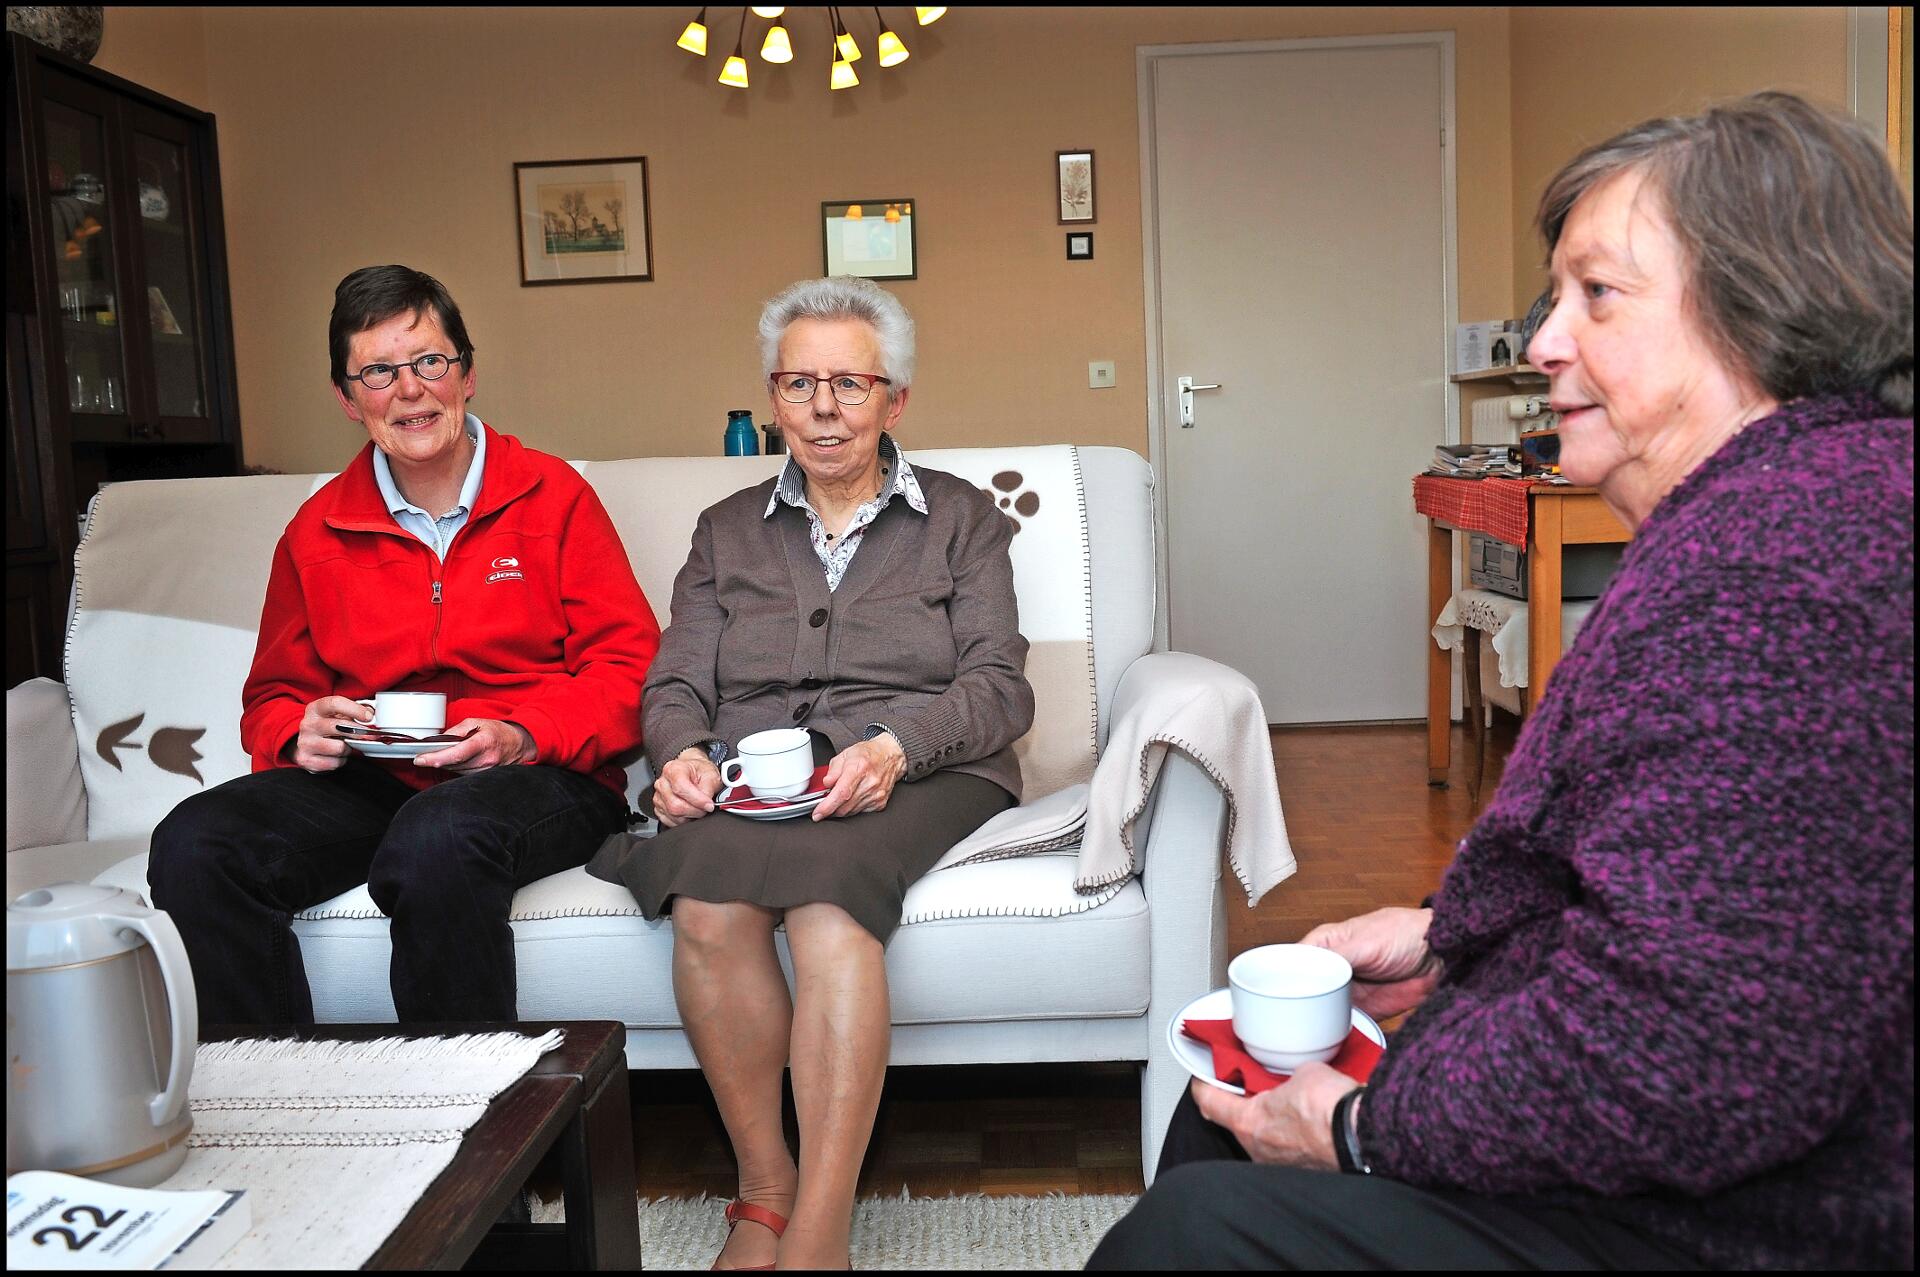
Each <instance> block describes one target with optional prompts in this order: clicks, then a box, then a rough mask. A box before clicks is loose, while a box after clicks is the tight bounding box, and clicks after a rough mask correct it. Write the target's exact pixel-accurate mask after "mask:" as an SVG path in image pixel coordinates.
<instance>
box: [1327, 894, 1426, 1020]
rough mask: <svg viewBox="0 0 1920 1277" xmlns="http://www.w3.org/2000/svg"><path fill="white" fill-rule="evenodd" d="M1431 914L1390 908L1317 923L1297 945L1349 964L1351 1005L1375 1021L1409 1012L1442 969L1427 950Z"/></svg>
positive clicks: (1423, 998) (1422, 911)
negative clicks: (1314, 948)
mask: <svg viewBox="0 0 1920 1277" xmlns="http://www.w3.org/2000/svg"><path fill="white" fill-rule="evenodd" d="M1432 922H1433V910H1431V909H1406V908H1401V907H1390V908H1386V909H1375V910H1374V911H1373V912H1372V913H1363V914H1361V915H1360V916H1359V917H1357V918H1348V919H1347V920H1346V921H1345V922H1328V923H1322V924H1321V925H1320V926H1317V927H1315V928H1314V929H1313V930H1311V931H1309V932H1307V934H1306V935H1304V936H1302V937H1301V938H1300V943H1301V944H1311V945H1318V946H1319V947H1321V948H1323V949H1331V950H1333V951H1334V952H1335V953H1337V954H1339V955H1340V956H1341V957H1343V958H1345V959H1346V960H1347V961H1348V962H1351V963H1352V964H1353V976H1354V979H1353V1004H1354V1005H1355V1006H1357V1007H1359V1008H1360V1009H1361V1010H1362V1011H1365V1012H1366V1013H1367V1014H1368V1015H1370V1016H1373V1017H1374V1018H1375V1019H1378V1020H1384V1019H1386V1018H1388V1017H1389V1016H1395V1015H1399V1014H1401V1013H1402V1012H1406V1011H1411V1010H1413V1008H1415V1007H1417V1006H1419V1005H1420V1004H1421V1003H1422V1002H1424V1001H1425V1000H1426V997H1427V995H1428V994H1429V993H1431V992H1433V986H1434V985H1436V984H1438V983H1439V982H1440V974H1441V972H1442V970H1443V969H1444V967H1443V964H1442V963H1441V961H1440V959H1439V957H1438V956H1436V955H1435V953H1434V952H1433V950H1431V949H1429V948H1428V947H1427V927H1428V926H1429V925H1430V924H1431V923H1432Z"/></svg>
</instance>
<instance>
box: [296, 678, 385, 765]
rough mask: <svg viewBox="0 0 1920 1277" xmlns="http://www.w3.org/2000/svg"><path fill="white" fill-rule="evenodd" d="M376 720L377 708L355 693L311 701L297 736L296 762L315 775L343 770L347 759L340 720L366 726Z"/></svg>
mask: <svg viewBox="0 0 1920 1277" xmlns="http://www.w3.org/2000/svg"><path fill="white" fill-rule="evenodd" d="M372 721H373V711H372V710H371V709H369V708H368V707H367V705H366V704H365V703H364V702H362V701H356V700H354V699H353V698H352V697H351V696H322V697H321V698H320V699H319V700H317V701H312V702H310V703H309V704H308V705H307V709H306V712H305V713H304V714H302V715H301V716H300V734H299V735H297V736H295V737H294V738H293V765H294V766H295V767H298V768H300V769H302V770H303V771H309V772H313V773H314V774H315V775H318V774H320V773H321V772H330V771H337V770H339V769H340V768H342V767H344V766H346V763H347V742H346V741H344V740H342V739H341V738H340V732H339V726H340V724H341V723H357V724H360V725H362V726H364V725H367V724H369V723H371V722H372Z"/></svg>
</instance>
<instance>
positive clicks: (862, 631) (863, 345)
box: [589, 277, 1033, 1268]
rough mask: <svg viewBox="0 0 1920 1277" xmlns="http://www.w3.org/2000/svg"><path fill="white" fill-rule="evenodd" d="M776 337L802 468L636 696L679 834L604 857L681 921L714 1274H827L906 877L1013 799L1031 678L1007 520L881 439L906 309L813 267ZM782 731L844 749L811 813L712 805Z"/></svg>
mask: <svg viewBox="0 0 1920 1277" xmlns="http://www.w3.org/2000/svg"><path fill="white" fill-rule="evenodd" d="M760 345H761V360H762V366H763V368H764V370H765V372H766V374H767V384H768V397H769V398H770V400H771V401H772V404H773V412H774V416H775V418H776V419H777V420H778V422H779V424H780V428H781V431H782V432H783V434H784V435H785V438H786V440H787V444H788V448H789V453H790V456H789V460H788V463H787V466H786V469H785V470H784V471H783V472H782V474H781V475H780V477H779V478H778V480H773V481H769V482H766V483H762V484H758V485H756V486H755V487H752V488H748V489H745V490H744V491H741V492H736V493H734V494H733V495H732V496H730V497H728V498H727V499H726V500H724V501H721V502H719V503H718V504H716V505H714V506H712V507H710V508H709V509H707V510H706V511H704V512H703V513H702V514H701V516H700V522H699V525H698V527H697V528H696V529H695V530H694V535H693V548H692V552H691V553H690V554H689V555H688V558H687V563H686V566H685V567H683V568H682V569H681V570H680V575H679V577H678V579H677V580H676V581H675V582H674V588H673V620H672V624H671V625H670V626H669V627H668V629H667V631H666V634H665V636H664V637H663V639H662V641H661V647H660V653H659V655H658V656H657V657H656V658H655V660H654V663H653V668H652V670H651V672H650V673H649V675H648V678H647V684H646V690H645V693H644V697H643V701H642V704H643V706H644V710H643V714H644V726H645V729H646V740H647V748H648V751H649V756H650V757H651V759H652V761H653V764H654V769H655V772H656V774H657V775H658V777H659V779H658V780H657V781H655V782H654V787H653V805H654V813H655V815H656V816H658V818H659V820H660V823H661V825H662V827H663V828H662V831H661V833H660V834H659V835H658V836H656V837H654V838H652V839H633V838H629V837H627V836H626V835H616V836H615V837H614V838H612V839H610V840H609V841H608V843H607V844H606V846H604V847H603V848H602V849H601V852H600V854H599V855H598V856H597V857H595V859H594V862H593V864H592V865H591V866H590V867H589V868H590V870H591V871H592V872H593V873H594V874H595V875H597V876H599V877H602V878H606V879H608V880H610V881H617V882H621V883H624V884H625V885H626V886H627V887H628V889H630V890H631V891H632V892H633V894H634V898H635V899H636V900H638V901H639V903H640V907H641V909H642V911H643V912H645V914H646V916H647V917H649V918H656V917H658V916H660V915H661V914H663V913H667V912H671V913H672V915H673V927H674V950H673V990H674V997H675V999H676V1001H677V1002H678V1003H679V1007H680V1015H681V1019H682V1021H683V1022H684V1024H685V1025H686V1030H687V1036H688V1038H689V1039H690V1040H691V1041H692V1044H693V1049H694V1054H695V1055H697V1056H698V1057H699V1060H700V1065H701V1068H702V1070H703V1071H704V1072H705V1074H706V1077H707V1082H708V1085H710V1086H711V1087H712V1088H713V1095H714V1099H715V1101H716V1102H717V1103H718V1105H719V1108H720V1116H721V1119H722V1121H724V1122H725V1124H726V1127H727V1134H728V1136H729V1138H730V1139H731V1140H732V1141H733V1148H734V1153H735V1155H736V1157H737V1159H738V1161H739V1167H740V1192H739V1198H738V1200H736V1201H735V1202H734V1203H733V1204H731V1205H729V1206H728V1208H727V1218H728V1221H729V1222H730V1223H731V1224H733V1225H735V1226H734V1227H733V1228H732V1229H730V1230H729V1235H728V1239H727V1245H726V1248H725V1249H724V1250H723V1251H722V1252H721V1255H720V1259H719V1261H718V1264H717V1266H719V1267H729V1268H751V1267H772V1266H773V1261H775V1260H776V1259H777V1260H778V1261H779V1266H780V1267H782V1268H835V1267H845V1266H846V1264H847V1234H848V1229H849V1227H850V1226H851V1223H852V1215H853V1192H854V1184H855V1181H856V1179H857V1178H858V1175H859V1171H860V1162H861V1159H862V1157H863V1156H864V1155H865V1153H866V1147H867V1141H868V1137H869V1136H870V1135H871V1133H872V1129H873V1118H874V1113H875V1110H876V1109H877V1108H878V1106H879V1102H880V1086H881V1081H882V1079H883V1077H884V1075H885V1072H886V1063H887V1049H888V1037H889V1023H890V1017H889V1014H888V1004H887V979H886V966H885V963H884V951H885V945H886V942H887V940H888V939H889V938H890V937H891V936H892V934H893V932H894V929H895V928H896V927H898V926H899V923H900V907H901V901H902V898H903V897H904V896H905V895H906V891H907V888H908V887H909V886H911V885H912V884H913V882H914V881H915V880H916V879H917V878H919V877H920V876H921V875H922V874H924V873H926V872H927V870H928V869H929V868H930V867H932V865H933V863H934V862H935V861H936V860H938V859H939V858H940V856H941V854H942V853H943V852H944V851H946V849H947V848H949V847H951V846H952V845H953V844H954V843H956V842H958V841H959V840H960V839H962V838H964V837H965V836H966V835H968V834H969V833H971V832H973V830H975V829H976V828H978V827H979V826H980V825H981V824H982V823H984V822H985V821H986V820H987V819H988V818H989V817H991V816H993V815H995V814H996V813H998V812H1000V811H1003V810H1005V809H1006V808H1008V807H1010V806H1012V805H1014V804H1015V803H1016V802H1018V801H1019V796H1020V769H1019V764H1018V762H1017V761H1016V760H1015V758H1014V754H1013V748H1012V746H1013V742H1014V741H1015V740H1016V739H1018V738H1019V737H1020V736H1021V735H1022V734H1023V733H1024V732H1025V731H1026V730H1027V728H1028V726H1029V725H1030V724H1031V723H1032V720H1033V692H1032V689H1031V688H1030V687H1029V686H1028V685H1027V681H1026V678H1025V676H1024V674H1023V670H1024V667H1025V664H1026V656H1027V642H1026V640H1025V639H1024V638H1022V637H1021V636H1020V631H1019V615H1018V611H1017V609H1016V606H1015V601H1014V592H1013V564H1012V561H1011V560H1010V559H1009V558H1008V557H1007V546H1008V543H1009V542H1010V541H1011V539H1012V535H1013V528H1012V524H1011V523H1010V522H1009V521H1008V520H1007V519H1006V517H1005V516H1004V515H1002V514H1001V513H1000V512H999V510H998V509H997V508H996V507H995V506H994V504H993V502H992V500H991V499H989V498H988V497H987V496H986V495H985V494H984V493H982V492H981V491H980V490H979V489H977V488H975V487H974V486H973V485H972V484H970V483H967V482H966V481H964V480H962V479H959V478H956V477H955V476H953V475H950V474H945V473H942V472H940V471H937V470H929V469H924V468H922V469H915V468H913V467H912V466H910V465H908V464H907V461H906V458H905V457H903V456H902V455H901V453H900V450H899V448H898V446H896V445H895V443H894V441H893V438H892V436H891V435H890V434H889V433H888V432H889V431H890V430H891V429H892V428H893V427H894V426H895V425H896V423H898V421H899V420H900V415H901V413H902V412H903V411H904V410H905V409H906V406H907V394H908V388H909V386H910V385H911V382H912V378H913V356H914V343H913V321H912V319H911V318H909V317H908V315H907V312H906V309H905V307H903V306H902V305H901V304H900V302H899V300H898V299H896V298H895V297H894V296H893V295H892V294H890V293H888V292H887V291H885V290H884V289H882V288H880V287H878V286H877V285H875V284H873V283H870V282H869V281H867V280H863V279H854V278H849V277H839V278H834V279H816V280H806V281H803V282H801V283H798V284H795V285H793V286H792V287H791V288H789V289H787V290H786V291H785V292H783V293H781V294H780V295H779V296H778V297H775V298H774V299H773V300H772V301H770V302H768V303H767V306H766V309H765V310H764V311H763V312H762V314H761V317H760ZM790 726H800V727H805V728H808V729H810V730H811V731H812V732H813V733H814V740H815V745H816V749H817V751H818V754H817V759H816V761H822V762H825V763H826V776H825V781H824V785H825V787H826V788H827V789H828V791H829V792H828V793H827V796H826V797H825V798H824V799H822V800H821V801H820V804H819V806H817V807H815V808H814V809H813V811H812V812H811V813H810V818H806V817H802V818H799V819H793V820H782V821H767V822H760V821H751V820H745V819H738V818H735V817H733V816H731V815H724V814H723V815H718V816H715V815H712V813H713V812H714V811H715V807H714V798H715V796H716V795H717V794H718V793H719V791H720V789H721V778H720V771H719V769H718V767H717V766H716V763H717V762H718V760H719V759H721V758H723V757H724V756H725V755H726V753H727V752H728V748H729V747H730V746H733V745H735V744H737V743H738V742H739V741H740V739H741V738H742V737H744V736H747V735H750V734H752V733H754V732H758V731H762V730H764V729H768V728H774V727H790ZM829 744H830V748H828V746H829ZM782 921H784V922H785V924H786V929H787V944H788V948H789V949H790V951H791V952H792V955H793V967H794V991H793V995H792V996H791V997H789V995H788V991H787V983H786V979H785V977H784V976H783V975H782V973H781V969H780V965H779V962H778V961H777V959H776V957H775V953H774V943H773V931H774V928H775V927H776V926H778V925H779V924H780V923H781V922H782ZM789 1061H791V1065H792V1071H793V1095H794V1106H795V1108H796V1110H797V1112H798V1115H799V1121H800V1160H799V1164H798V1165H797V1166H796V1165H795V1162H794V1160H793V1157H792V1154H791V1153H790V1152H789V1151H788V1148H787V1144H786V1137H785V1135H784V1134H783V1132H782V1128H781V1120H780V1100H781V1086H780V1083H781V1074H782V1071H783V1069H784V1068H785V1067H786V1066H787V1065H788V1063H789ZM789 1219H791V1221H792V1222H791V1225H790V1226H789V1223H788V1221H789ZM742 1223H748V1224H751V1225H752V1227H748V1228H740V1227H738V1225H739V1224H742Z"/></svg>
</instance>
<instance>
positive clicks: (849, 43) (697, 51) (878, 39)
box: [674, 5, 947, 89]
mask: <svg viewBox="0 0 1920 1277" xmlns="http://www.w3.org/2000/svg"><path fill="white" fill-rule="evenodd" d="M863 7H864V6H863ZM946 11H947V10H946V8H945V6H923V7H920V8H917V9H915V10H914V11H913V12H914V20H915V21H916V22H917V23H918V25H920V26H923V27H924V26H927V25H928V24H929V23H932V22H934V21H936V20H937V19H938V18H939V17H940V15H941V14H943V13H945V12H946ZM789 12H790V10H788V9H787V8H786V7H785V6H783V5H748V6H745V7H743V8H742V9H741V10H740V23H739V26H738V27H737V28H736V29H735V33H734V37H733V52H732V54H730V55H729V56H728V58H727V61H726V65H725V66H723V67H722V68H721V70H720V75H719V77H718V78H719V81H720V83H722V84H724V85H727V86H728V87H729V88H735V89H744V88H746V87H747V58H746V48H747V17H748V15H749V14H751V15H752V16H754V17H756V18H761V19H763V20H765V21H766V23H767V29H766V33H765V34H764V35H763V36H762V37H761V38H760V41H759V44H760V60H761V61H763V62H772V63H776V64H778V63H784V62H791V61H793V56H794V54H793V36H792V35H791V34H790V33H789V32H788V30H787V27H786V25H785V19H786V18H787V16H788V14H789ZM822 12H824V13H825V15H826V25H827V27H828V30H829V32H830V34H831V40H830V41H829V43H828V45H827V52H828V53H829V54H830V55H831V59H832V63H833V69H832V71H831V73H830V74H829V75H828V78H827V85H828V87H829V88H834V89H850V88H852V87H853V86H854V85H856V84H858V83H860V76H859V74H858V73H857V72H855V71H854V69H853V64H854V63H856V62H858V61H859V60H860V59H861V57H862V56H863V50H862V49H861V47H860V41H859V38H858V37H857V36H855V35H854V32H853V26H852V24H851V23H849V22H848V21H847V20H846V17H845V15H843V14H842V13H841V11H840V9H839V7H838V6H837V5H828V6H826V7H825V8H824V9H823V10H822ZM852 12H854V13H856V14H857V13H858V12H859V10H858V9H856V10H853V11H852ZM871 12H872V13H873V29H874V38H873V48H874V55H875V60H876V61H878V62H879V63H880V65H881V66H883V67H896V66H899V65H900V64H901V63H902V62H905V61H906V60H907V59H908V58H909V57H911V56H913V55H912V54H910V53H909V52H908V51H907V46H906V43H905V42H904V41H903V40H901V39H900V37H899V36H898V35H896V34H895V33H894V30H893V28H892V27H891V26H890V25H889V24H888V23H887V20H886V18H884V17H882V16H881V13H880V10H879V9H878V8H873V9H872V10H871ZM725 29H726V28H724V27H722V28H721V30H723V31H724V30H725ZM674 43H675V44H677V45H679V46H680V47H681V48H683V49H685V50H686V51H687V52H688V53H691V54H693V55H694V56H695V57H701V58H704V57H706V56H707V10H706V8H705V7H704V6H703V7H702V8H701V10H700V12H699V14H698V15H697V16H696V17H695V18H694V19H693V21H691V22H689V23H687V26H686V30H684V31H682V32H681V33H680V38H679V39H678V40H676V41H675V42H674ZM721 47H722V48H724V47H726V46H724V45H722V46H721Z"/></svg>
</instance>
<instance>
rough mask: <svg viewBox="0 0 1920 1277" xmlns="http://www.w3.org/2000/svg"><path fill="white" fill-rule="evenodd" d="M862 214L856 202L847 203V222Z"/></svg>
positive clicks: (856, 218) (835, 86) (836, 86)
mask: <svg viewBox="0 0 1920 1277" xmlns="http://www.w3.org/2000/svg"><path fill="white" fill-rule="evenodd" d="M833 87H834V88H836V89H837V88H839V87H840V86H839V85H837V84H836V85H834V86H833ZM862 216H863V213H862V211H861V208H860V206H859V205H858V204H849V205H847V220H848V221H849V222H857V221H859V220H860V218H861V217H862Z"/></svg>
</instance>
